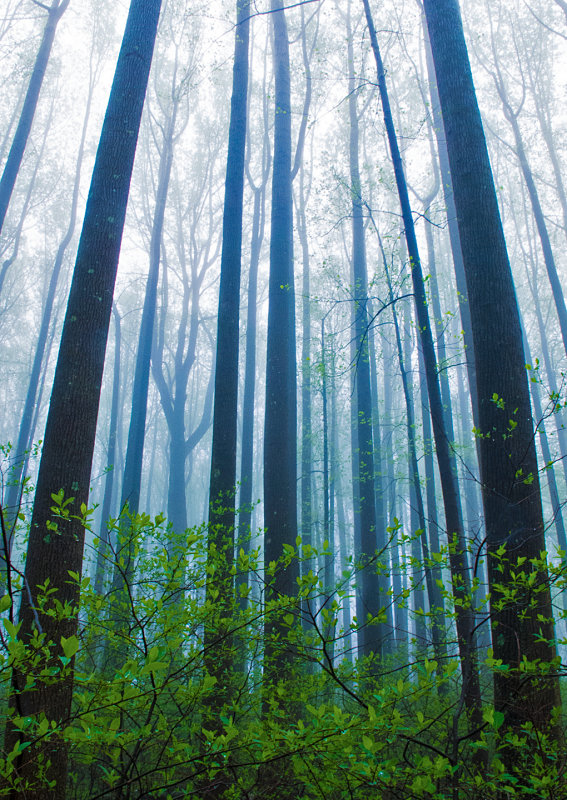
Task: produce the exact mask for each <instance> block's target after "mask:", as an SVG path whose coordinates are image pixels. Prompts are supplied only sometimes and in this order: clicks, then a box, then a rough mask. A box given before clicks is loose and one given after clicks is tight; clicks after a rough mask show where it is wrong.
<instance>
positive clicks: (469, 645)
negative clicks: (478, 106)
mask: <svg viewBox="0 0 567 800" xmlns="http://www.w3.org/2000/svg"><path fill="white" fill-rule="evenodd" d="M363 3H364V10H365V13H366V20H367V22H368V28H369V32H370V39H371V43H372V49H373V51H374V57H375V60H376V70H377V77H378V88H379V90H380V98H381V101H382V110H383V112H384V122H385V126H386V131H387V135H388V142H389V146H390V153H391V156H392V162H393V166H394V173H395V177H396V185H397V189H398V195H399V199H400V206H401V210H402V218H403V222H404V228H405V238H406V242H407V247H408V254H409V258H410V265H411V274H412V282H413V290H414V299H415V314H416V319H417V324H418V329H419V337H420V345H421V349H422V353H423V362H424V366H425V376H426V380H427V393H428V396H429V408H430V412H431V421H432V425H433V435H434V438H435V447H436V452H437V464H438V466H439V477H440V481H441V489H442V493H443V504H444V507H445V525H446V528H447V536H448V539H449V562H450V567H451V578H452V588H453V593H454V595H455V598H456V603H455V612H456V624H457V637H458V642H459V654H460V661H461V670H462V676H463V697H464V701H465V705H466V708H467V711H468V713H469V715H470V723H471V725H472V727H473V728H475V729H476V728H480V726H481V725H482V724H483V722H482V710H481V695H480V678H479V674H478V665H477V657H476V651H475V635H474V615H473V612H472V608H471V605H470V597H471V583H470V575H469V571H468V564H467V549H466V541H465V537H464V530H463V520H462V512H461V503H460V496H459V489H458V485H457V476H456V468H455V465H454V454H452V453H451V450H450V447H449V438H448V434H447V428H446V425H445V417H444V414H443V403H442V400H441V390H440V386H439V376H438V374H437V364H436V359H435V349H434V345H433V336H432V333H431V326H430V323H429V314H428V310H427V298H426V295H425V287H424V282H423V273H422V270H421V262H420V257H419V250H418V246H417V238H416V235H415V226H414V223H413V216H412V211H411V206H410V202H409V195H408V189H407V183H406V179H405V175H404V168H403V164H402V159H401V155H400V150H399V146H398V141H397V136H396V132H395V129H394V123H393V118H392V113H391V109H390V101H389V98H388V91H387V88H386V76H385V73H384V67H383V64H382V58H381V55H380V50H379V47H378V40H377V37H376V31H375V29H374V24H373V22H372V16H371V14H370V6H369V4H368V0H363Z"/></svg>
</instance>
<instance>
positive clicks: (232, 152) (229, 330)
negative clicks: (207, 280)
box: [205, 0, 250, 725]
mask: <svg viewBox="0 0 567 800" xmlns="http://www.w3.org/2000/svg"><path fill="white" fill-rule="evenodd" d="M249 38H250V0H236V29H235V46H234V65H233V77H232V99H231V107H230V127H229V132H228V155H227V164H226V178H225V195H224V217H223V230H222V255H221V274H220V289H219V306H218V327H217V354H216V363H217V364H218V365H219V368H218V369H217V370H216V371H215V393H214V408H213V442H212V454H211V475H210V484H209V530H208V556H207V586H206V602H207V603H210V608H211V615H210V622H209V624H207V625H205V666H206V668H207V671H208V673H209V675H214V676H215V677H216V679H217V682H216V685H215V689H214V692H213V693H212V694H211V697H210V700H209V703H208V705H209V710H210V711H211V712H212V714H213V718H214V720H215V721H214V722H213V724H214V725H218V722H217V721H216V718H218V716H219V714H220V712H221V710H222V707H223V704H225V703H227V702H230V700H231V697H230V671H231V662H232V659H233V653H232V640H233V635H232V630H231V624H232V625H233V624H234V623H231V615H232V613H233V611H234V603H233V599H234V592H233V578H232V565H233V562H234V544H235V524H236V512H235V497H236V438H237V427H238V426H237V423H238V348H239V341H240V330H239V320H240V271H241V259H242V212H243V201H244V156H245V150H246V127H247V124H246V123H247V109H248V100H247V96H248V50H249ZM213 610H214V611H213Z"/></svg>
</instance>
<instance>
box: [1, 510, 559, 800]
mask: <svg viewBox="0 0 567 800" xmlns="http://www.w3.org/2000/svg"><path fill="white" fill-rule="evenodd" d="M53 499H54V503H55V507H56V508H58V509H60V513H61V515H62V516H64V515H65V512H66V509H67V507H68V505H67V504H66V501H65V498H63V497H60V496H59V495H54V496H53ZM88 516H89V515H88V511H87V510H86V509H85V514H84V517H85V522H86V520H87V519H88ZM125 530H127V531H128V535H129V536H131V537H132V541H131V542H130V543H129V544H128V546H125V545H126V543H125V542H121V541H120V538H119V537H120V536H123V535H124V534H123V532H124V531H125ZM391 531H392V536H394V537H398V538H397V539H396V543H398V542H399V541H402V540H403V539H405V540H406V541H407V540H408V539H409V538H410V537H407V536H404V534H403V532H402V531H401V528H400V525H399V524H397V525H394V526H393V527H392V528H391ZM110 540H111V541H114V546H113V548H112V550H111V554H110V555H109V562H110V563H109V564H108V565H107V574H112V570H113V569H114V568H115V566H117V567H118V569H119V570H121V571H122V572H123V576H124V580H125V581H126V589H125V590H124V589H122V590H121V592H120V594H119V595H118V596H116V597H113V596H112V594H111V591H110V590H108V591H106V593H103V594H102V595H97V594H96V593H95V592H94V589H93V587H92V585H91V581H90V578H89V577H84V578H82V579H81V578H80V576H79V575H77V574H76V573H69V581H71V582H75V583H78V584H79V585H80V594H81V602H80V612H79V618H80V625H79V633H78V635H77V636H72V637H70V638H67V639H65V638H62V639H61V641H60V642H57V643H53V642H46V641H45V637H44V635H43V634H42V633H41V632H40V631H38V630H36V631H35V633H34V636H33V638H32V639H31V640H30V641H29V642H27V643H26V644H24V642H23V641H21V640H20V639H19V637H18V626H17V625H16V624H14V618H13V609H14V608H17V606H18V597H17V594H18V593H19V592H21V591H22V586H21V579H20V577H19V576H18V574H17V572H16V571H14V574H13V579H12V581H11V586H12V594H13V595H14V596H13V597H10V596H9V595H5V596H4V597H3V598H2V599H0V613H1V614H2V629H1V640H0V641H1V649H0V687H1V691H2V696H3V699H2V713H3V716H4V719H5V718H6V715H9V716H10V717H11V721H12V724H13V725H14V726H15V727H17V728H18V729H19V730H21V731H22V734H23V735H22V737H21V739H20V741H19V745H18V750H17V752H9V753H8V752H4V753H2V757H1V758H0V779H1V781H2V783H1V784H0V797H2V796H3V797H7V796H9V794H10V791H11V788H10V787H12V788H13V787H18V775H17V772H16V769H15V764H16V761H17V759H18V757H20V758H22V757H25V754H26V751H27V752H28V753H30V754H31V756H30V757H32V758H33V757H34V755H33V754H34V746H35V745H36V743H37V742H38V741H45V739H48V740H51V741H52V742H53V757H54V758H56V757H57V749H58V748H59V747H65V746H68V747H69V749H70V760H71V761H70V763H71V769H70V776H71V777H70V782H69V786H68V791H67V797H69V798H71V797H72V798H77V800H93V799H94V798H115V797H121V798H122V797H128V798H140V800H142V798H158V797H159V798H164V799H165V798H171V800H174V799H175V798H185V797H187V798H189V797H195V796H196V797H207V796H214V797H220V798H227V800H228V798H234V799H235V800H236V799H240V798H242V800H244V798H248V797H262V798H269V797H285V798H287V797H289V798H291V797H293V798H302V799H303V798H305V800H307V799H309V800H311V798H313V800H316V799H317V800H324V799H325V800H326V798H337V800H343V798H344V800H347V798H353V797H354V798H368V797H370V798H387V800H394V799H396V800H397V799H398V798H399V800H402V798H403V799H404V800H406V799H407V798H437V799H438V800H444V799H445V798H447V800H448V799H449V798H451V800H454V799H455V798H463V800H464V798H480V797H482V798H486V800H490V799H491V798H501V797H506V798H508V797H509V798H514V797H522V798H524V797H535V798H549V800H551V799H552V798H558V797H561V796H564V792H565V785H564V778H563V767H562V761H561V757H560V754H558V753H557V752H556V750H557V745H556V744H553V738H551V737H550V738H549V739H548V737H547V736H546V734H545V732H541V731H536V730H534V729H532V728H531V727H530V726H529V725H526V726H525V729H524V730H522V731H521V732H520V733H519V732H517V731H514V732H510V731H506V730H504V729H503V727H502V725H503V719H504V715H503V714H502V713H501V712H500V711H497V710H495V709H494V707H493V706H492V704H491V702H490V696H489V688H488V687H490V686H491V684H492V675H493V673H494V672H498V671H500V672H502V671H504V672H505V671H506V670H508V669H510V668H509V666H508V665H505V664H502V663H501V662H500V661H499V660H497V659H494V658H493V656H492V652H491V651H490V650H489V651H488V652H485V653H483V654H482V658H481V659H480V660H481V663H482V670H483V690H484V693H485V694H484V698H483V699H484V709H483V720H484V725H483V727H482V729H480V730H471V729H470V726H469V722H468V720H467V717H466V713H465V711H464V709H463V704H462V701H461V697H460V691H461V684H460V670H459V661H458V650H457V645H456V636H455V632H454V624H455V623H454V619H455V603H454V597H453V596H452V594H451V592H450V590H449V589H448V588H447V587H449V586H450V583H449V581H446V582H444V593H445V601H446V605H447V613H448V618H449V619H450V620H451V625H450V629H449V630H448V631H447V634H446V636H447V640H446V647H447V653H448V655H447V658H446V661H445V663H443V664H439V663H438V662H437V661H436V660H435V659H434V658H433V655H432V653H433V651H432V648H431V646H425V647H424V646H421V647H420V646H418V644H417V643H416V642H415V641H414V642H410V643H409V646H410V648H411V652H409V653H408V650H407V649H406V647H399V648H398V650H397V651H396V652H395V653H393V654H392V655H391V656H389V657H387V658H385V659H383V660H381V661H377V660H376V659H366V660H364V661H358V662H355V663H353V661H352V658H351V653H350V652H349V651H348V650H347V649H346V646H347V643H348V641H349V640H348V638H347V636H346V634H347V633H349V634H351V635H352V633H353V632H354V631H357V630H360V629H361V628H362V626H363V625H366V624H375V625H378V624H379V623H380V622H381V617H379V618H376V619H374V620H358V622H357V623H356V622H355V623H353V626H352V630H351V631H344V630H343V629H342V611H341V609H342V607H343V605H344V604H345V603H347V602H350V600H351V598H352V597H353V592H354V588H353V587H354V584H355V583H356V581H357V580H358V579H359V577H360V575H359V572H360V568H359V566H358V565H357V564H355V563H352V562H351V563H350V566H349V569H347V570H345V571H344V572H343V574H342V576H341V579H340V581H338V582H337V583H336V585H335V587H334V592H333V593H332V595H331V598H330V601H329V597H328V581H325V576H324V573H323V570H322V568H320V569H319V570H318V569H317V564H319V565H322V564H324V560H325V554H327V555H328V553H326V550H327V547H328V543H325V545H324V547H323V550H321V551H318V550H317V549H316V548H314V547H310V548H309V552H308V553H307V554H304V558H309V564H310V565H312V569H311V570H310V571H309V572H308V573H307V574H306V575H305V576H304V577H303V578H301V579H300V580H299V582H298V587H297V596H296V597H294V598H290V597H277V598H276V597H275V596H274V594H273V593H272V594H271V595H270V597H271V599H270V601H269V602H268V603H266V604H264V603H263V600H262V593H263V590H264V588H265V586H266V585H267V584H268V583H269V582H270V581H271V580H273V575H274V574H276V572H277V570H278V569H279V568H281V567H283V566H286V565H289V564H290V563H291V562H292V561H293V560H295V559H298V558H299V555H298V553H299V551H300V549H301V547H300V546H301V540H300V537H298V539H297V541H296V545H297V547H296V548H293V547H291V546H287V547H286V548H285V552H284V553H283V554H282V556H281V559H280V560H279V562H274V563H273V564H271V565H269V568H268V570H267V572H266V573H265V572H264V567H263V560H262V558H261V553H260V550H259V548H258V549H254V542H251V544H252V548H251V552H250V554H246V553H245V552H244V550H243V549H241V550H240V552H239V553H238V554H237V556H236V558H235V560H234V565H233V568H232V571H233V574H234V577H235V581H234V584H235V585H236V586H237V587H238V586H240V585H241V581H238V576H242V575H244V574H247V575H248V582H247V583H246V584H244V586H245V590H246V591H247V593H248V603H247V605H246V608H245V609H244V608H243V605H242V603H241V600H240V597H239V593H240V590H235V592H234V595H233V597H232V598H224V599H223V602H222V603H217V602H215V598H214V592H213V591H211V592H210V593H209V595H208V597H206V595H205V586H206V584H207V580H210V575H211V574H214V571H215V567H216V566H218V565H215V564H214V563H213V562H212V560H211V559H213V560H214V557H215V556H214V554H213V555H211V552H210V549H209V550H208V548H207V528H206V526H205V525H203V526H201V527H199V528H196V529H189V530H188V531H186V533H185V534H184V535H183V536H178V537H175V538H174V540H173V541H172V532H171V530H170V528H168V526H167V524H166V521H165V519H164V518H163V517H162V516H159V517H157V518H155V519H151V518H150V517H148V516H147V515H137V516H136V517H134V518H133V519H132V520H131V524H130V525H129V526H124V525H121V524H120V520H115V521H112V522H111V530H110ZM94 546H95V548H96V546H97V542H96V540H95V542H94ZM126 551H128V552H129V553H133V554H134V555H133V558H134V564H133V565H128V568H127V567H126V564H125V563H124V558H123V556H121V553H123V552H126ZM113 554H114V555H117V558H116V559H114V555H113ZM218 557H219V558H221V557H222V556H218ZM447 557H448V556H447V553H446V552H441V553H433V554H431V559H432V562H435V564H436V566H438V567H439V568H441V569H442V570H443V571H444V574H445V575H446V574H447V569H448V567H447V563H446V562H447ZM498 557H499V558H500V559H501V560H502V565H503V569H504V565H505V562H506V558H507V556H506V552H505V550H502V552H500V553H499V555H498ZM113 559H114V561H115V562H116V563H113ZM375 568H376V570H377V571H382V572H384V571H385V572H386V573H387V572H388V567H387V565H386V564H384V563H382V557H381V555H380V554H376V562H375ZM544 569H548V567H547V563H546V557H545V554H542V556H541V559H540V562H539V563H538V564H526V563H522V562H521V560H518V563H517V564H516V563H515V564H513V565H512V564H510V563H509V564H507V565H506V567H505V571H506V573H507V574H512V576H513V582H512V583H511V584H507V585H506V587H505V589H506V596H504V587H501V588H500V591H501V594H502V602H506V603H508V602H510V601H511V600H513V599H514V597H513V596H514V593H517V594H518V595H521V597H522V599H523V600H525V598H526V596H527V595H529V593H530V592H532V591H533V592H534V602H537V597H535V595H536V594H537V591H538V581H537V573H538V571H539V570H544ZM551 581H552V583H553V586H554V591H556V592H560V591H561V590H562V589H563V587H564V585H565V582H566V575H565V572H564V570H563V569H562V568H561V567H559V566H557V567H555V568H553V569H552V570H551ZM107 588H108V587H107ZM411 594H412V589H411V586H410V588H408V589H405V590H404V592H403V594H402V595H401V596H399V597H395V596H394V595H393V591H391V592H390V593H389V594H388V596H386V597H385V598H384V599H383V604H384V605H386V604H388V603H392V604H400V603H406V604H408V603H411ZM458 601H459V602H462V598H461V597H460V596H459V598H458ZM38 602H39V605H40V606H41V607H42V608H43V609H44V613H45V609H46V608H50V609H51V611H50V613H53V614H56V615H61V616H64V615H66V614H72V613H74V611H75V609H69V608H66V607H63V606H62V605H61V604H59V605H58V604H57V589H56V587H53V586H50V585H48V584H46V585H45V586H44V587H43V593H42V595H41V596H40V598H39V601H38ZM227 609H228V610H229V614H230V616H229V618H228V619H227V617H226V616H225V615H226V614H227ZM221 614H222V615H223V616H222V618H221V617H220V615H221ZM267 617H270V618H273V619H276V620H279V624H278V626H277V628H276V630H277V631H278V636H279V637H280V638H279V640H278V641H277V642H276V643H275V644H274V645H273V646H272V647H271V652H290V653H291V654H292V655H293V659H292V664H293V668H292V670H291V672H290V670H288V669H286V670H284V671H282V677H281V679H280V680H278V681H276V683H275V684H274V685H272V686H268V687H266V686H264V687H263V689H262V680H263V674H265V673H267V674H269V675H274V674H277V669H276V670H274V669H269V670H266V665H265V664H264V662H263V658H264V641H263V636H264V623H265V619H266V618H267ZM205 626H206V628H207V632H208V638H207V639H206V640H205V637H204V630H205ZM215 630H218V631H219V632H221V633H220V634H219V639H220V636H221V635H222V636H223V637H224V636H226V632H227V630H228V631H229V635H230V641H231V642H232V645H231V646H232V655H233V664H234V671H233V673H232V675H231V676H230V686H228V687H225V690H224V691H223V697H228V698H229V700H228V701H227V702H226V703H225V707H224V708H223V710H222V712H221V714H220V720H219V718H214V719H213V718H211V712H210V709H211V708H215V705H214V704H212V703H211V702H210V698H211V696H212V695H213V693H214V692H215V689H216V687H215V684H216V678H215V677H213V676H211V675H210V674H208V672H207V669H206V664H207V663H210V662H209V661H208V660H207V653H206V651H205V648H206V647H213V648H214V647H215V646H217V645H218V646H220V644H221V642H220V640H219V641H215V640H214V638H213V639H212V640H211V639H210V632H211V631H215ZM331 645H332V646H331ZM333 653H334V655H333ZM276 666H277V665H276ZM14 667H16V668H17V669H18V670H19V672H20V674H25V675H26V690H27V689H29V690H32V689H37V686H38V684H40V683H43V684H45V685H51V684H53V683H56V682H59V681H66V680H68V679H69V678H70V676H71V674H72V673H74V681H75V691H74V701H73V710H72V715H71V717H70V718H69V719H68V720H66V721H65V723H64V724H62V725H57V724H55V723H54V722H52V721H51V720H48V719H46V718H45V717H44V716H41V717H38V718H37V719H34V718H30V717H19V716H18V713H17V708H14V707H11V708H9V709H8V707H7V705H8V703H7V701H8V696H9V693H10V691H11V674H12V669H13V668H14ZM557 668H558V664H543V663H533V662H529V661H528V660H526V659H524V662H523V663H522V664H521V666H520V670H521V671H522V672H523V673H524V674H525V679H526V680H530V679H531V678H532V677H536V676H537V677H538V678H539V679H541V676H542V675H545V674H551V673H553V672H554V671H556V670H557ZM227 688H228V691H226V689H227ZM266 698H268V700H267V702H266ZM558 722H559V721H558ZM550 733H551V732H550ZM510 747H512V748H514V752H515V763H516V769H515V770H514V772H513V773H511V772H506V771H505V768H504V766H503V762H504V761H505V759H501V758H500V757H499V753H500V752H501V751H503V750H505V749H506V748H510ZM479 748H480V749H482V750H484V751H487V752H488V754H489V766H488V772H487V773H486V774H481V773H480V772H479V771H478V770H479V769H480V767H476V766H475V764H478V763H481V761H479V760H478V759H477V760H475V759H474V754H475V752H476V751H478V749H479ZM39 752H44V750H39ZM284 764H285V766H286V768H285V769H284V768H283V765H284ZM45 773H46V765H45V764H44V763H43V762H38V763H37V769H36V772H35V774H36V778H35V785H33V786H32V785H28V787H26V788H27V789H28V790H35V791H38V790H40V787H41V786H45V781H46V778H45ZM279 774H281V776H282V779H281V780H282V782H281V784H278V777H277V776H278V775H279ZM267 776H268V777H267ZM284 776H285V783H284V781H283V778H284ZM266 781H269V782H268V783H267V782H266ZM19 788H20V790H21V789H22V788H23V787H21V786H20V787H19Z"/></svg>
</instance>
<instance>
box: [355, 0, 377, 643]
mask: <svg viewBox="0 0 567 800" xmlns="http://www.w3.org/2000/svg"><path fill="white" fill-rule="evenodd" d="M352 38H353V37H352V30H351V21H350V3H349V8H348V12H347V59H348V76H349V95H348V108H349V166H350V192H351V207H352V269H353V302H354V340H355V343H356V353H355V359H354V363H353V365H352V368H353V370H354V382H355V391H356V435H357V445H358V446H357V451H356V482H357V485H358V502H359V508H358V509H357V512H356V513H358V514H359V515H360V550H359V551H358V552H357V553H356V558H357V560H358V562H359V564H360V575H361V583H362V592H361V598H360V604H361V611H362V616H360V614H359V615H358V624H359V631H358V643H359V653H360V655H362V656H364V657H369V656H371V655H375V656H381V655H382V645H383V641H384V639H385V637H386V630H385V628H384V626H383V625H382V624H378V619H379V617H380V612H381V607H382V605H381V599H385V597H384V596H383V598H381V597H380V588H381V586H380V583H381V581H380V580H379V575H378V564H377V544H378V541H377V531H376V505H375V497H374V472H375V470H374V442H373V440H372V392H371V387H370V354H369V348H368V325H369V316H368V278H367V268H366V243H365V234H364V217H363V201H362V186H361V180H360V167H359V153H358V151H359V129H358V112H357V107H356V92H357V88H358V87H357V85H356V82H355V74H354V49H353V44H352ZM353 399H354V398H353ZM382 536H383V532H382Z"/></svg>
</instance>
